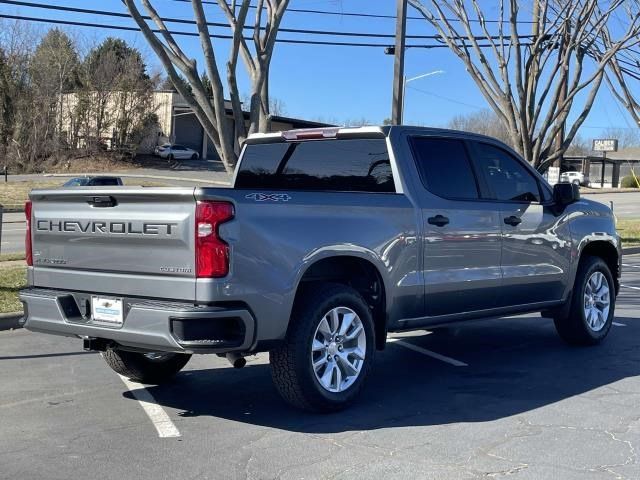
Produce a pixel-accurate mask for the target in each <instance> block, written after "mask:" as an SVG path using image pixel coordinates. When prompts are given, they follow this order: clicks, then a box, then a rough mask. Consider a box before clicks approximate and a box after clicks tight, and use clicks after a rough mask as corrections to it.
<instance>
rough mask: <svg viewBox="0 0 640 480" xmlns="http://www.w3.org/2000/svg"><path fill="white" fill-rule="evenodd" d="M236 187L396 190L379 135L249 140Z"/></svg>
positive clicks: (314, 189)
mask: <svg viewBox="0 0 640 480" xmlns="http://www.w3.org/2000/svg"><path fill="white" fill-rule="evenodd" d="M235 187H236V188H262V189H271V190H313V191H317V190H325V191H339V192H379V193H383V192H395V185H394V182H393V174H392V172H391V162H390V160H389V154H388V152H387V144H386V141H385V140H384V139H383V138H367V139H364V138H362V139H361V138H358V139H338V140H316V141H302V142H278V143H265V144H249V145H247V147H246V148H245V151H244V154H243V157H242V160H241V161H240V166H239V170H238V175H237V177H236V184H235Z"/></svg>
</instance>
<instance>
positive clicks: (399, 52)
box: [391, 0, 407, 125]
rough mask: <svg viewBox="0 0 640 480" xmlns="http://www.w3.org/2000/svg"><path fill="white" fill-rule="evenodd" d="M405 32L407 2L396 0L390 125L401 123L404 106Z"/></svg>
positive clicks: (405, 0)
mask: <svg viewBox="0 0 640 480" xmlns="http://www.w3.org/2000/svg"><path fill="white" fill-rule="evenodd" d="M406 32H407V0H397V15H396V45H395V52H394V53H395V61H394V64H393V100H392V104H391V124H392V125H400V124H401V123H402V107H403V105H404V50H405V40H406Z"/></svg>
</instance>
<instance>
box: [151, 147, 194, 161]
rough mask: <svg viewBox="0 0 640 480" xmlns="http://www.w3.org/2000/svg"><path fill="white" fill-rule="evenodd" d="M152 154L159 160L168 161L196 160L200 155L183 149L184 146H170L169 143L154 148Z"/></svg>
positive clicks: (185, 148)
mask: <svg viewBox="0 0 640 480" xmlns="http://www.w3.org/2000/svg"><path fill="white" fill-rule="evenodd" d="M154 154H155V155H157V156H158V157H160V158H168V159H170V160H172V159H175V160H185V159H191V160H197V159H198V158H200V154H199V153H198V152H196V151H195V150H193V149H191V148H188V147H185V146H184V145H172V144H170V143H165V144H164V145H160V146H159V147H156V149H155V150H154Z"/></svg>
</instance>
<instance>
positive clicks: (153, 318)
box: [20, 288, 256, 353]
mask: <svg viewBox="0 0 640 480" xmlns="http://www.w3.org/2000/svg"><path fill="white" fill-rule="evenodd" d="M96 295H99V293H97V292H96ZM90 296H91V294H90V293H75V292H67V291H60V290H51V289H42V288H28V289H25V290H22V291H21V292H20V301H21V302H22V303H23V305H24V312H25V315H24V318H23V319H22V320H21V321H20V323H21V324H22V325H23V326H24V328H26V329H27V330H31V331H33V332H41V333H49V334H53V335H63V336H68V337H80V338H93V339H101V340H107V341H109V342H113V343H114V344H115V346H117V347H122V348H123V349H132V350H145V351H160V352H176V353H225V352H230V351H239V352H246V351H250V350H251V349H252V347H253V346H254V342H255V331H256V328H255V320H254V318H253V316H252V315H251V313H250V312H249V311H248V310H247V309H245V308H242V307H237V308H236V307H233V308H228V307H219V306H197V305H193V304H189V303H181V302H172V301H163V300H156V299H139V298H126V297H125V298H124V299H123V303H124V323H123V325H122V326H121V327H119V328H112V327H106V326H103V325H96V324H94V323H92V320H91V314H90V312H86V311H83V308H82V307H83V306H84V304H85V303H86V302H85V300H86V298H90Z"/></svg>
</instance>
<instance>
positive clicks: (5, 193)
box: [0, 180, 62, 210]
mask: <svg viewBox="0 0 640 480" xmlns="http://www.w3.org/2000/svg"><path fill="white" fill-rule="evenodd" d="M61 183H62V182H61V181H60V180H52V181H44V182H8V183H4V182H2V183H0V205H2V206H3V207H4V208H5V210H6V209H9V208H18V209H22V208H23V207H24V202H26V201H27V198H28V197H29V192H30V191H31V190H32V189H34V188H50V187H59V186H60V185H61Z"/></svg>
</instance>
